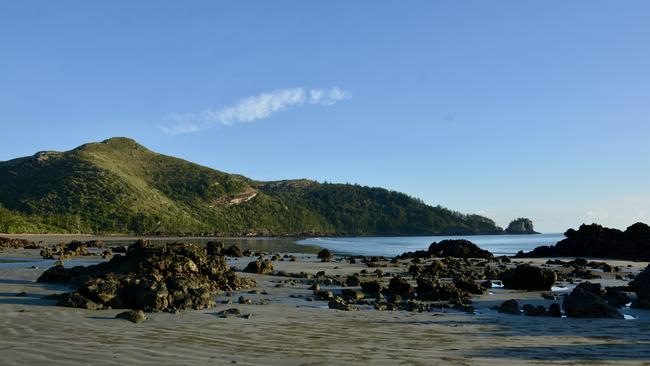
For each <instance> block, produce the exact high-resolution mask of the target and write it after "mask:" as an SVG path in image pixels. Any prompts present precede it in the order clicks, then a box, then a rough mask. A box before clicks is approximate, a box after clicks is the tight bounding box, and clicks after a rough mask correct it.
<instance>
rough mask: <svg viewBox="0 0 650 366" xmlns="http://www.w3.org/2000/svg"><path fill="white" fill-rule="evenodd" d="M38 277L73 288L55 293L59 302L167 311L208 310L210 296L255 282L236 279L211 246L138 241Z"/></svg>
mask: <svg viewBox="0 0 650 366" xmlns="http://www.w3.org/2000/svg"><path fill="white" fill-rule="evenodd" d="M37 281H38V282H44V283H63V284H70V285H72V286H73V288H74V289H75V290H74V291H72V292H68V293H64V294H62V295H60V296H59V297H58V302H57V305H61V306H69V307H79V308H86V309H106V308H128V309H135V310H144V311H171V312H173V311H178V310H183V309H203V308H209V307H212V306H214V305H215V302H214V299H213V298H214V295H215V294H217V293H219V292H221V291H233V290H237V289H241V288H247V287H252V286H254V285H255V282H254V281H253V280H252V279H248V278H238V277H237V276H236V275H235V273H234V271H233V270H232V269H230V268H229V267H228V265H227V264H226V262H225V260H224V259H223V257H221V256H219V255H215V253H214V251H213V250H211V248H210V247H208V248H207V249H204V248H201V247H198V246H196V245H193V244H184V243H173V244H164V245H151V244H149V243H148V242H147V241H143V240H140V241H137V242H136V243H134V244H132V245H130V246H129V247H128V249H127V252H126V254H125V255H115V256H114V257H113V258H112V259H111V260H110V261H107V262H104V263H100V264H96V265H92V266H88V267H81V266H77V267H72V268H65V267H63V266H62V265H57V266H54V267H52V268H50V269H48V270H47V271H45V272H44V273H43V274H42V275H41V276H40V277H39V278H38V280H37Z"/></svg>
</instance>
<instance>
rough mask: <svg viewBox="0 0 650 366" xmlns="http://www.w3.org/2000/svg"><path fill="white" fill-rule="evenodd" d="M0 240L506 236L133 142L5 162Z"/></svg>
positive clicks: (370, 193)
mask: <svg viewBox="0 0 650 366" xmlns="http://www.w3.org/2000/svg"><path fill="white" fill-rule="evenodd" d="M0 232H73V233H134V234H159V235H237V236H243V235H278V236H280V235H416V234H430V235H434V234H482V233H485V234H487V233H501V232H502V230H501V228H499V227H498V226H496V225H495V223H494V222H493V221H492V220H490V219H488V218H485V217H482V216H478V215H463V214H460V213H458V212H454V211H451V210H448V209H446V208H443V207H440V206H435V207H433V206H429V205H426V204H424V203H423V202H422V201H420V200H418V199H415V198H412V197H410V196H408V195H406V194H403V193H399V192H394V191H389V190H386V189H382V188H371V187H363V186H359V185H350V184H331V183H318V182H315V181H310V180H286V181H276V182H260V181H255V180H252V179H249V178H246V177H243V176H241V175H235V174H228V173H224V172H220V171H217V170H213V169H210V168H207V167H204V166H200V165H197V164H194V163H191V162H188V161H185V160H182V159H178V158H174V157H170V156H165V155H161V154H157V153H155V152H153V151H150V150H148V149H147V148H145V147H144V146H142V145H140V144H138V143H137V142H136V141H134V140H131V139H128V138H111V139H108V140H105V141H103V142H99V143H90V144H85V145H82V146H80V147H78V148H76V149H74V150H71V151H67V152H51V151H46V152H39V153H36V154H35V155H33V156H30V157H23V158H18V159H14V160H10V161H6V162H0Z"/></svg>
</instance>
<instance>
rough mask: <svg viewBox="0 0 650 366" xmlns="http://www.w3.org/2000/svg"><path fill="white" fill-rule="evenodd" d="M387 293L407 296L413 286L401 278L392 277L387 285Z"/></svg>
mask: <svg viewBox="0 0 650 366" xmlns="http://www.w3.org/2000/svg"><path fill="white" fill-rule="evenodd" d="M388 291H390V292H391V293H393V294H398V295H402V296H408V295H410V294H411V293H412V292H413V286H411V284H410V283H409V282H408V281H407V280H406V279H405V278H403V277H397V276H395V277H393V278H391V279H390V282H389V284H388Z"/></svg>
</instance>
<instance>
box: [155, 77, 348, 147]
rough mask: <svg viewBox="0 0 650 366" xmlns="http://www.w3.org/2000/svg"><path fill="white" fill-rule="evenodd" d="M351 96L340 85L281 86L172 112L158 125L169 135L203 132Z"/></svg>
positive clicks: (331, 103) (328, 103)
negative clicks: (233, 101) (191, 110)
mask: <svg viewBox="0 0 650 366" xmlns="http://www.w3.org/2000/svg"><path fill="white" fill-rule="evenodd" d="M350 98H352V94H351V93H350V92H349V91H346V90H342V89H340V88H331V89H305V88H302V87H298V88H289V89H279V90H274V91H271V92H267V93H262V94H259V95H254V96H250V97H247V98H244V99H242V100H240V101H239V102H237V103H236V104H234V105H231V106H227V107H223V108H219V109H214V108H208V109H205V110H203V111H201V112H198V113H182V114H177V113H175V114H169V115H167V116H165V117H163V120H164V121H165V125H163V126H158V127H159V128H160V130H161V131H162V132H164V133H167V134H172V135H175V134H183V133H194V132H198V131H201V130H202V129H205V128H207V127H210V126H212V125H217V124H222V125H227V126H230V125H234V124H237V123H250V122H254V121H257V120H261V119H264V118H268V117H270V116H271V115H273V114H275V113H277V112H281V111H284V110H287V109H289V108H293V107H297V106H301V105H304V104H312V105H321V106H331V105H334V104H336V103H338V102H340V101H342V100H346V99H350Z"/></svg>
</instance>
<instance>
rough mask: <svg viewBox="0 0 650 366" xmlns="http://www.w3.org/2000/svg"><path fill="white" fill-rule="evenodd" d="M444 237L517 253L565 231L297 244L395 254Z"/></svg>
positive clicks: (348, 251) (549, 241) (320, 240)
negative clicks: (556, 232) (557, 232)
mask: <svg viewBox="0 0 650 366" xmlns="http://www.w3.org/2000/svg"><path fill="white" fill-rule="evenodd" d="M444 239H467V240H469V241H471V242H473V243H474V244H476V245H478V246H479V247H480V248H481V249H485V250H489V251H490V252H492V253H493V254H494V255H514V254H516V253H517V252H518V251H520V250H523V251H529V250H532V249H534V248H536V247H538V246H541V245H554V244H555V243H557V242H558V241H560V240H562V239H564V235H563V234H532V235H470V236H400V237H339V238H308V239H304V240H300V241H298V244H303V245H315V246H319V247H322V248H327V249H329V250H331V251H333V252H336V253H341V254H356V255H378V256H386V257H392V256H396V255H399V254H402V253H404V252H410V251H414V250H425V249H427V248H428V247H429V245H430V244H431V243H432V242H434V241H435V242H439V241H441V240H444Z"/></svg>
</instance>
